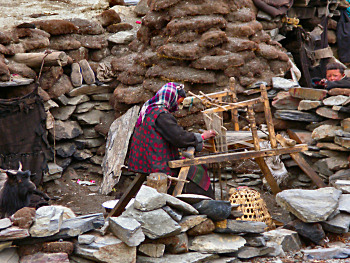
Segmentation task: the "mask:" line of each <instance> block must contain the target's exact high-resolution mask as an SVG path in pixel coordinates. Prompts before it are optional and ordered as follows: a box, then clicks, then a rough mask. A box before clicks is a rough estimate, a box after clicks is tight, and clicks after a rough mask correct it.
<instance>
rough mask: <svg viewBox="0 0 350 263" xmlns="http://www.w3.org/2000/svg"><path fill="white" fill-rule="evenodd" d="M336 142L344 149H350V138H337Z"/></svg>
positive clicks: (335, 138)
mask: <svg viewBox="0 0 350 263" xmlns="http://www.w3.org/2000/svg"><path fill="white" fill-rule="evenodd" d="M334 142H335V143H336V144H338V145H340V146H342V147H345V148H347V149H350V138H346V137H339V136H335V137H334Z"/></svg>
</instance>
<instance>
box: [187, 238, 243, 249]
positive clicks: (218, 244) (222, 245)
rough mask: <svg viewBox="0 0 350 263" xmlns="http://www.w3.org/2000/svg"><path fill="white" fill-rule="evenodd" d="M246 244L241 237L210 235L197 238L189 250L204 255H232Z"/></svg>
mask: <svg viewBox="0 0 350 263" xmlns="http://www.w3.org/2000/svg"><path fill="white" fill-rule="evenodd" d="M245 243H246V241H245V239H244V238H243V237H241V236H236V235H232V234H209V235H202V236H196V237H195V238H194V239H193V241H192V244H191V245H190V247H189V249H190V250H194V251H197V252H203V253H232V252H236V251H238V249H240V248H241V247H243V246H244V244H245Z"/></svg>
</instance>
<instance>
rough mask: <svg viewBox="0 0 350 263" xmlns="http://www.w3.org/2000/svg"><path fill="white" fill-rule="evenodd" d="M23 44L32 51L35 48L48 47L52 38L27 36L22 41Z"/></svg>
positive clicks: (27, 49)
mask: <svg viewBox="0 0 350 263" xmlns="http://www.w3.org/2000/svg"><path fill="white" fill-rule="evenodd" d="M22 45H23V47H24V49H25V50H26V51H32V50H35V49H40V48H46V47H48V46H49V45H50V40H49V39H48V38H47V37H40V38H36V39H31V38H27V39H25V40H24V41H23V42H22Z"/></svg>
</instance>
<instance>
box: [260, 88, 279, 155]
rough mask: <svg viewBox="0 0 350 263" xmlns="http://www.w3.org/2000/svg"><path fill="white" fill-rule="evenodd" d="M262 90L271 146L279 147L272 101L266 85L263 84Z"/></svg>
mask: <svg viewBox="0 0 350 263" xmlns="http://www.w3.org/2000/svg"><path fill="white" fill-rule="evenodd" d="M260 90H261V97H262V98H263V103H264V112H265V119H266V125H267V129H268V131H269V139H270V143H271V147H272V148H273V149H275V148H277V141H276V134H275V127H274V125H273V120H272V115H271V108H270V102H269V98H268V97H267V91H266V86H265V85H261V86H260Z"/></svg>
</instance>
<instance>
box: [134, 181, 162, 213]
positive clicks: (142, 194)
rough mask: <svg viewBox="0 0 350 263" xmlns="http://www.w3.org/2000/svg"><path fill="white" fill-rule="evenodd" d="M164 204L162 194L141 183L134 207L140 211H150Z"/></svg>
mask: <svg viewBox="0 0 350 263" xmlns="http://www.w3.org/2000/svg"><path fill="white" fill-rule="evenodd" d="M165 204H166V201H165V198H164V195H162V194H160V193H158V192H157V190H156V189H154V188H152V187H149V186H146V185H143V186H142V187H141V189H140V190H139V191H138V193H137V195H136V197H135V202H134V207H135V208H136V209H138V210H141V211H151V210H155V209H158V208H161V207H163V206H164V205H165Z"/></svg>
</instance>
